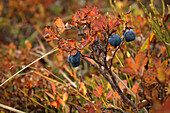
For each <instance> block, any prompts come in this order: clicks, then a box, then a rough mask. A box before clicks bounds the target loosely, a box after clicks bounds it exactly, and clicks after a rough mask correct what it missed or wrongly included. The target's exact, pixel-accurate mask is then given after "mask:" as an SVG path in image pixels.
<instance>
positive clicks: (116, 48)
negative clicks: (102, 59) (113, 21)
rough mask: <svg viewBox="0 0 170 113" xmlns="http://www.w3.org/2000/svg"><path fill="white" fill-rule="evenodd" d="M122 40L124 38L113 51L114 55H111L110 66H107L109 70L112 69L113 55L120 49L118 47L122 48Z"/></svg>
mask: <svg viewBox="0 0 170 113" xmlns="http://www.w3.org/2000/svg"><path fill="white" fill-rule="evenodd" d="M123 40H124V37H123V38H122V41H121V43H120V45H119V46H118V47H117V48H116V49H115V51H114V53H113V55H112V58H111V61H110V66H109V68H110V69H111V67H112V62H113V58H114V57H115V54H116V52H117V51H118V49H120V47H121V46H122V44H123V42H124V41H123Z"/></svg>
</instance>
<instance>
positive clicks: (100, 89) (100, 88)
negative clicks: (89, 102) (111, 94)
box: [98, 85, 103, 95]
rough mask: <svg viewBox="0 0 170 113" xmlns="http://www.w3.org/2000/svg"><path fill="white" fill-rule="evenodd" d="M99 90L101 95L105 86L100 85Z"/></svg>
mask: <svg viewBox="0 0 170 113" xmlns="http://www.w3.org/2000/svg"><path fill="white" fill-rule="evenodd" d="M98 91H99V94H100V95H101V94H102V91H103V86H102V85H100V86H99V87H98Z"/></svg>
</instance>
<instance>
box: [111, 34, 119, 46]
mask: <svg viewBox="0 0 170 113" xmlns="http://www.w3.org/2000/svg"><path fill="white" fill-rule="evenodd" d="M108 42H109V44H110V45H111V46H114V48H116V47H117V46H119V45H120V43H121V38H120V36H119V35H117V34H113V35H111V36H110V38H109V40H108Z"/></svg>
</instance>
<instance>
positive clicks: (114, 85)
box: [82, 58, 137, 109]
mask: <svg viewBox="0 0 170 113" xmlns="http://www.w3.org/2000/svg"><path fill="white" fill-rule="evenodd" d="M82 59H83V60H85V61H86V62H88V63H90V65H92V66H93V67H94V68H96V69H97V70H98V71H99V72H100V73H101V74H102V75H103V77H104V78H105V79H106V80H107V81H108V82H109V83H110V85H111V86H112V89H115V90H116V91H117V92H118V94H119V95H120V96H121V98H122V99H123V102H125V103H127V104H129V105H130V106H132V107H133V108H134V109H136V108H137V106H136V105H135V104H134V103H133V102H132V101H131V100H130V99H128V98H127V97H126V96H125V95H124V94H123V92H122V91H121V89H120V87H119V86H118V84H117V82H116V80H115V78H114V76H113V73H112V72H111V70H108V72H109V74H110V75H111V78H112V80H111V79H110V77H109V76H107V75H106V73H105V72H104V71H103V70H102V69H100V68H99V67H97V65H95V64H92V63H91V62H89V61H88V60H87V59H85V58H82ZM106 69H107V68H106Z"/></svg>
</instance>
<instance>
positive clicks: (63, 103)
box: [57, 97, 65, 106]
mask: <svg viewBox="0 0 170 113" xmlns="http://www.w3.org/2000/svg"><path fill="white" fill-rule="evenodd" d="M57 101H58V102H59V103H60V104H61V105H62V106H65V102H64V100H63V99H61V98H60V97H57Z"/></svg>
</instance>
